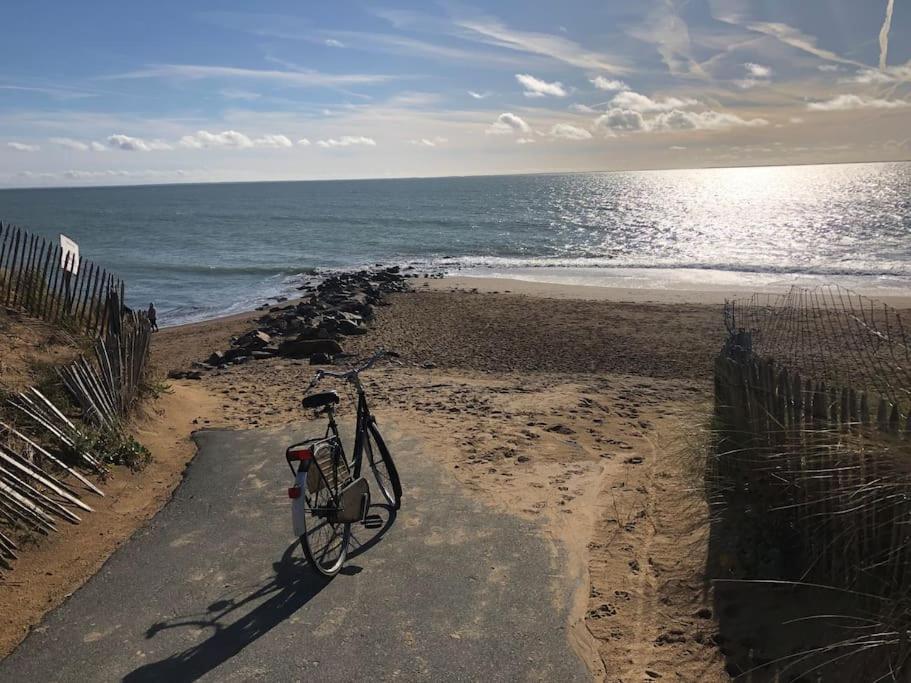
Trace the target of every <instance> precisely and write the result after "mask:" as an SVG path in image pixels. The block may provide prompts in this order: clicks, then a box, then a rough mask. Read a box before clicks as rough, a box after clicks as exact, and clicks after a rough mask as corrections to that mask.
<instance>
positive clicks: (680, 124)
mask: <svg viewBox="0 0 911 683" xmlns="http://www.w3.org/2000/svg"><path fill="white" fill-rule="evenodd" d="M767 125H769V122H768V121H766V120H765V119H759V118H757V119H743V118H741V117H739V116H737V115H736V114H729V113H727V112H718V111H712V110H708V111H702V112H693V111H681V110H679V109H675V110H673V111H669V112H662V113H660V114H658V115H657V116H656V117H655V119H654V120H653V121H651V123H650V126H651V130H655V131H659V130H725V129H727V128H737V127H740V126H746V127H751V128H753V127H759V126H767Z"/></svg>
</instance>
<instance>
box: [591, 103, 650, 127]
mask: <svg viewBox="0 0 911 683" xmlns="http://www.w3.org/2000/svg"><path fill="white" fill-rule="evenodd" d="M595 126H597V127H598V128H604V129H606V130H607V131H624V132H635V131H640V130H646V129H647V124H646V122H645V119H644V118H643V116H642V114H641V113H640V112H638V111H634V110H632V109H620V108H615V109H611V110H610V111H608V112H607V113H606V114H602V115H601V116H599V117H598V118H597V119H595Z"/></svg>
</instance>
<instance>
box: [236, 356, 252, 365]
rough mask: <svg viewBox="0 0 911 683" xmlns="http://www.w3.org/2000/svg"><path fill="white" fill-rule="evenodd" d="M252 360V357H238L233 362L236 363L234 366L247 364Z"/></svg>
mask: <svg viewBox="0 0 911 683" xmlns="http://www.w3.org/2000/svg"><path fill="white" fill-rule="evenodd" d="M251 358H252V356H237V357H236V358H235V359H234V360H232V361H231V362H232V363H234V365H242V364H243V363H246V362H247V361H248V360H250V359H251Z"/></svg>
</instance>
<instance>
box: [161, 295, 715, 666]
mask: <svg viewBox="0 0 911 683" xmlns="http://www.w3.org/2000/svg"><path fill="white" fill-rule="evenodd" d="M421 284H423V283H418V290H419V291H417V292H414V293H410V294H401V295H394V296H392V297H391V302H392V305H391V306H388V307H382V308H380V309H379V311H378V315H377V319H376V321H375V323H374V325H373V327H372V329H371V331H370V332H369V333H368V334H367V335H364V336H363V337H353V338H348V339H346V341H345V347H346V350H348V351H352V352H354V353H357V354H358V355H366V354H368V353H369V352H371V351H372V350H373V349H375V348H377V347H380V346H382V347H385V348H387V349H391V350H395V351H398V352H399V353H401V354H402V360H403V361H404V363H405V367H399V366H384V367H378V368H376V369H374V370H372V371H370V372H369V373H366V374H365V381H366V386H367V391H368V396H369V397H370V399H371V401H372V404H371V405H372V406H373V407H374V411H375V412H376V414H377V416H378V420H379V422H380V425H381V426H382V423H383V421H384V420H388V421H393V420H394V421H395V424H396V426H397V428H399V429H400V430H403V431H405V432H410V433H412V434H414V435H416V436H419V437H420V438H421V439H422V440H423V442H424V443H425V444H426V446H427V456H428V457H431V458H434V459H435V460H437V461H438V462H439V463H441V464H442V465H443V466H445V467H447V468H449V470H450V472H451V473H452V475H453V476H454V477H456V478H457V479H458V480H459V481H461V482H462V483H463V484H464V485H465V488H466V490H467V491H469V492H471V493H472V494H473V495H476V496H478V497H479V498H480V499H481V500H483V501H485V502H486V503H488V504H490V505H493V506H497V507H499V508H500V509H502V510H503V511H504V512H507V513H510V514H516V515H522V516H525V517H529V518H533V519H535V520H538V521H539V522H540V525H541V529H542V533H543V534H545V535H546V537H548V538H549V539H550V540H551V541H552V542H553V544H554V557H555V558H556V557H558V556H564V557H566V558H567V563H568V564H567V567H566V568H565V570H566V571H567V572H569V575H570V576H571V577H572V580H573V581H574V583H575V584H576V585H577V586H578V591H577V594H576V600H575V609H574V612H573V618H572V624H571V625H570V626H571V633H572V637H573V640H574V644H575V645H576V647H577V649H578V651H579V652H580V654H581V655H582V656H583V658H584V659H585V661H586V662H587V663H588V664H589V666H590V668H591V670H592V672H593V675H594V677H595V678H597V679H606V680H642V679H643V678H645V677H648V676H649V675H650V674H649V673H647V672H652V673H657V674H661V675H662V676H665V677H667V676H671V677H676V678H678V679H683V680H727V676H726V675H725V673H724V669H723V659H722V657H721V655H720V654H719V652H718V649H717V647H716V646H715V644H714V642H713V639H712V635H713V628H714V622H713V621H712V619H711V611H710V610H709V605H711V596H710V594H709V592H708V590H707V588H706V582H705V577H704V574H703V570H704V566H703V563H704V558H705V544H706V542H707V525H706V524H705V523H704V522H705V519H706V514H707V513H706V510H705V505H704V503H703V501H702V500H701V498H700V496H699V495H697V493H696V492H695V489H696V488H697V486H698V476H694V475H692V474H691V473H689V472H688V471H686V462H687V460H686V458H685V457H683V455H684V453H685V452H686V450H687V447H688V443H689V442H688V439H689V438H690V433H691V431H692V429H691V427H692V424H693V420H702V419H704V416H705V415H706V414H707V405H708V402H709V400H710V382H709V380H710V374H709V373H710V368H711V360H712V357H713V355H714V354H715V353H716V352H717V350H718V348H719V347H720V345H721V343H722V340H723V325H722V318H721V307H720V306H719V305H717V304H713V305H705V304H703V305H696V304H686V305H681V304H668V303H661V304H638V303H635V304H634V303H625V304H624V303H615V302H612V301H608V300H591V299H589V300H580V299H567V298H557V297H541V296H531V295H525V294H515V293H509V294H507V293H502V292H500V293H497V294H492V293H491V294H483V293H469V292H464V291H463V292H448V291H441V290H439V289H436V290H433V291H426V290H425V288H423V287H421V286H420V285H421ZM444 287H445V281H444ZM427 289H428V290H429V289H430V288H427ZM254 317H255V316H254V315H253V314H251V315H250V316H249V320H251V321H252V320H253V318H254ZM243 329H245V328H244V326H243V325H241V324H239V321H238V319H237V318H236V317H235V318H234V319H232V320H225V321H212V322H211V323H206V324H200V325H194V326H188V327H183V328H173V329H169V330H164V331H162V332H161V333H160V334H159V335H157V336H156V339H155V342H156V343H155V348H154V354H155V358H156V362H157V363H158V364H159V365H160V367H161V368H162V370H167V369H170V368H172V367H176V368H185V367H186V366H187V362H186V360H187V359H188V358H187V353H188V352H189V351H192V350H195V353H196V356H195V357H194V358H192V359H189V360H203V359H205V358H206V357H207V356H208V355H209V353H210V352H211V351H214V350H216V349H219V348H225V347H226V341H227V339H228V337H229V336H230V335H232V334H237V333H238V332H240V331H243ZM215 342H218V343H215ZM313 372H314V368H313V367H312V366H310V365H309V364H308V363H307V362H306V361H297V360H287V359H282V358H275V359H270V360H264V361H255V362H251V363H247V364H244V365H240V366H235V367H232V368H230V369H227V370H223V371H215V372H212V373H210V374H208V375H207V376H206V377H205V378H204V379H203V380H201V382H200V383H199V384H201V386H202V387H203V388H205V390H206V391H207V392H209V393H210V395H214V396H215V397H217V398H218V399H219V409H218V411H217V413H216V414H214V415H213V416H211V418H210V419H211V420H212V421H213V424H214V423H218V424H225V425H232V426H237V427H261V426H272V425H279V424H285V423H287V422H289V421H292V420H300V421H306V420H309V419H311V416H309V415H307V414H305V413H304V412H303V411H302V410H301V409H300V408H299V399H300V395H301V392H302V391H303V389H304V387H305V386H306V384H307V382H308V381H309V380H310V378H311V377H312V375H313ZM185 383H187V384H192V383H191V382H185ZM180 384H183V383H180ZM337 388H339V389H340V390H341V391H342V392H343V396H345V395H346V389H345V388H344V387H337ZM347 396H348V399H349V400H347V401H343V405H342V407H341V412H342V414H345V413H346V412H350V411H351V410H352V408H353V401H352V400H351V399H353V397H352V396H351V395H350V393H348V394H347ZM316 428H317V427H316V424H314V429H316ZM403 520H405V518H403ZM405 521H406V520H405ZM431 540H432V539H429V542H430V541H431ZM558 548H559V551H558ZM560 551H562V552H560ZM554 588H555V589H556V584H555V586H554ZM554 595H555V597H556V593H555V594H554ZM706 610H709V611H708V612H706ZM707 615H708V616H707Z"/></svg>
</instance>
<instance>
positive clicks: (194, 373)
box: [185, 370, 202, 379]
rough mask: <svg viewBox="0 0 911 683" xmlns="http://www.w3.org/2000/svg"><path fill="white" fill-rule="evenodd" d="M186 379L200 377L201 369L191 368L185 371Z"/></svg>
mask: <svg viewBox="0 0 911 683" xmlns="http://www.w3.org/2000/svg"><path fill="white" fill-rule="evenodd" d="M185 374H186V377H187V379H202V371H201V370H191V371H190V372H187V373H185Z"/></svg>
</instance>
